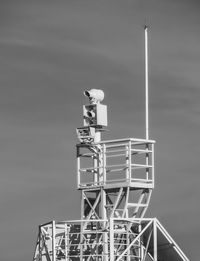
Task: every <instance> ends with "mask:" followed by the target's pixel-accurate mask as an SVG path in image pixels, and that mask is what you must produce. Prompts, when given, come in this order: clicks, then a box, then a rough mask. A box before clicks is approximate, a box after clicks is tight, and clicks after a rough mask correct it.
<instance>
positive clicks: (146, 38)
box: [144, 25, 149, 140]
mask: <svg viewBox="0 0 200 261" xmlns="http://www.w3.org/2000/svg"><path fill="white" fill-rule="evenodd" d="M144 32H145V108H146V139H147V140H148V139H149V79H148V76H149V70H148V27H147V26H146V25H145V27H144Z"/></svg>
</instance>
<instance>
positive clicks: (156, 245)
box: [153, 218, 158, 261]
mask: <svg viewBox="0 0 200 261" xmlns="http://www.w3.org/2000/svg"><path fill="white" fill-rule="evenodd" d="M157 241H158V240H157V224H156V218H154V221H153V257H154V261H158V242H157Z"/></svg>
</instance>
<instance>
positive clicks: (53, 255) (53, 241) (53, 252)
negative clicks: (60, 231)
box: [52, 220, 56, 261]
mask: <svg viewBox="0 0 200 261" xmlns="http://www.w3.org/2000/svg"><path fill="white" fill-rule="evenodd" d="M52 261H56V226H55V221H54V220H53V221H52Z"/></svg>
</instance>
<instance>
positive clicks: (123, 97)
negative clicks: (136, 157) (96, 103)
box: [0, 0, 200, 261]
mask: <svg viewBox="0 0 200 261" xmlns="http://www.w3.org/2000/svg"><path fill="white" fill-rule="evenodd" d="M199 12H200V2H199V1H195V0H190V1H189V0H168V1H166V0H165V1H164V0H148V1H145V0H123V1H121V0H101V1H96V0H93V1H92V0H84V1H83V0H73V1H72V0H65V1H64V0H57V1H53V0H48V1H45V0H26V1H25V0H18V1H14V0H2V1H1V3H0V144H1V146H0V213H1V214H0V253H1V260H2V261H8V260H9V261H12V260H13V261H14V260H15V261H27V260H31V259H32V257H33V254H34V247H35V242H36V239H37V229H38V225H39V224H42V223H45V222H48V221H50V220H53V219H56V220H68V219H69V220H71V219H79V218H80V192H79V191H77V190H76V151H75V145H76V143H78V140H77V137H76V128H77V127H81V126H82V124H83V123H82V105H83V104H85V103H87V99H86V98H85V97H84V96H83V91H84V90H87V89H92V88H96V89H102V90H104V92H105V99H104V104H106V105H108V121H109V126H108V129H109V132H108V133H106V134H105V135H104V137H103V139H115V138H116V139H117V138H127V137H133V138H144V137H145V89H144V30H143V26H144V24H145V23H147V24H148V25H149V26H150V28H149V95H150V97H149V107H150V138H151V139H155V140H156V147H155V150H156V156H155V165H156V169H155V189H154V191H153V194H152V199H151V202H150V206H149V210H148V213H147V216H149V217H157V218H158V219H159V220H160V222H161V223H162V224H163V225H164V226H165V228H166V229H167V230H168V232H169V233H170V234H171V235H172V237H173V238H174V239H175V241H176V242H177V243H178V245H179V246H180V247H181V248H182V250H183V251H184V252H185V254H186V255H187V256H188V257H189V259H190V260H193V261H198V260H199V258H200V254H199V249H198V248H199V233H200V225H199V216H200V203H199V199H200V189H199V184H200V174H199V169H200V160H199V159H200V156H199V155H200V139H199V133H200V103H199V100H200V49H199V46H200V16H199Z"/></svg>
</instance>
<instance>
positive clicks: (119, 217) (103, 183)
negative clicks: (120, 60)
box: [33, 27, 189, 261]
mask: <svg viewBox="0 0 200 261" xmlns="http://www.w3.org/2000/svg"><path fill="white" fill-rule="evenodd" d="M145 36H146V38H145V53H146V57H147V27H145ZM146 61H147V59H146ZM145 75H148V67H147V66H145ZM147 87H148V81H147V80H146V138H145V139H135V138H127V139H117V140H107V141H101V132H102V131H105V127H106V126H107V106H106V105H103V104H101V103H100V102H101V101H102V100H103V98H104V93H103V91H101V90H96V89H92V90H90V91H85V92H84V94H85V95H86V96H87V97H88V98H89V104H88V105H84V106H83V125H84V126H83V127H80V128H78V129H77V134H78V138H79V143H78V144H77V145H76V158H77V188H78V190H79V191H80V192H81V219H80V220H72V221H51V222H48V223H46V224H43V225H40V226H39V230H38V237H37V243H36V248H35V252H34V257H33V261H58V260H61V261H189V259H188V258H187V257H186V255H185V254H184V253H183V251H182V250H181V249H180V248H179V246H178V245H177V244H176V242H175V241H174V240H173V239H172V237H171V236H170V235H169V233H168V232H167V231H166V230H165V228H164V227H163V226H162V225H161V223H160V222H159V221H158V220H157V219H156V218H145V217H144V216H145V213H146V210H147V208H148V206H149V202H150V198H151V194H152V190H153V188H154V145H155V141H154V140H150V139H149V133H148V88H147Z"/></svg>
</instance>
